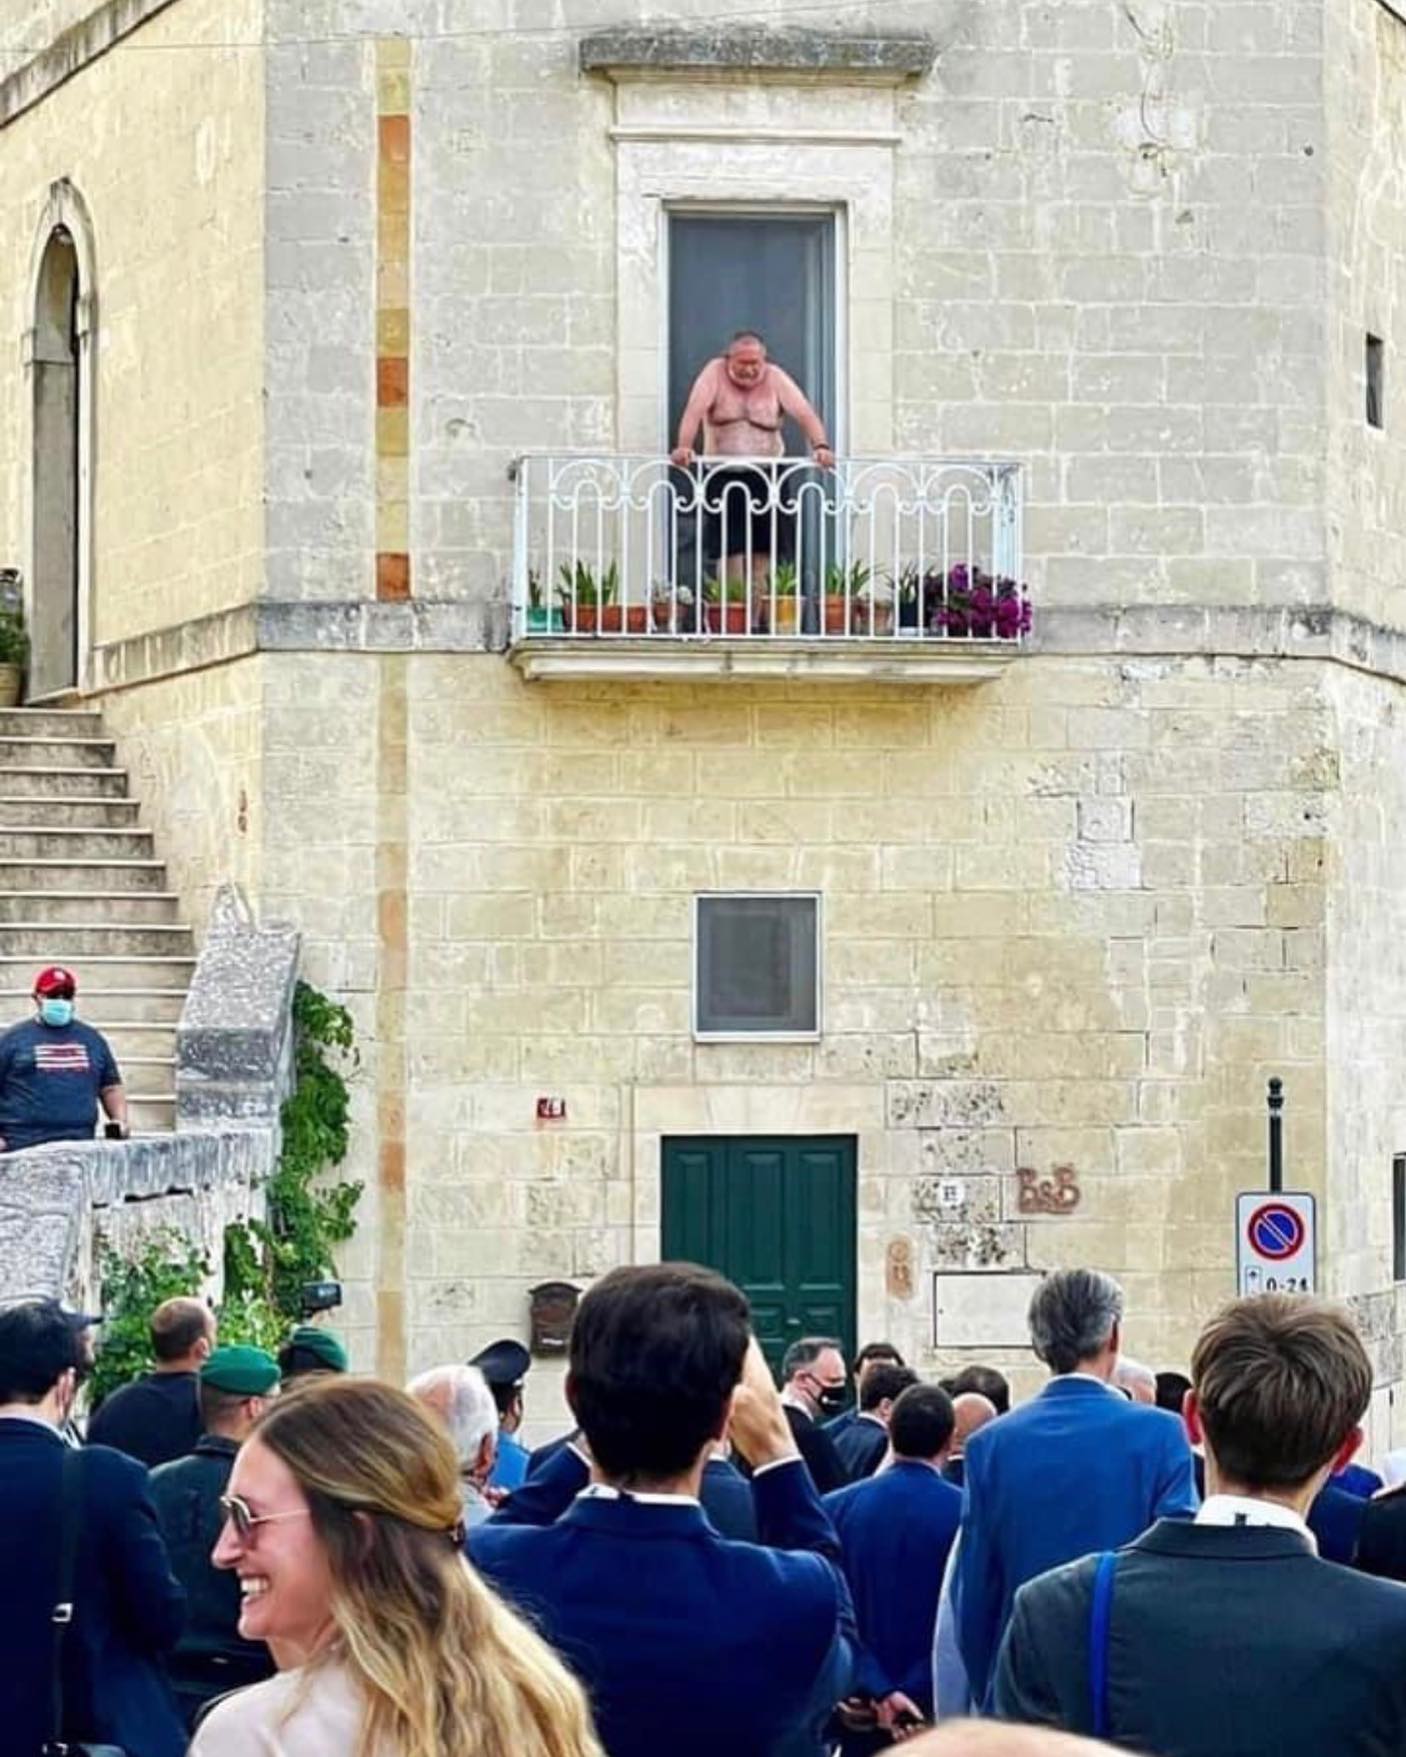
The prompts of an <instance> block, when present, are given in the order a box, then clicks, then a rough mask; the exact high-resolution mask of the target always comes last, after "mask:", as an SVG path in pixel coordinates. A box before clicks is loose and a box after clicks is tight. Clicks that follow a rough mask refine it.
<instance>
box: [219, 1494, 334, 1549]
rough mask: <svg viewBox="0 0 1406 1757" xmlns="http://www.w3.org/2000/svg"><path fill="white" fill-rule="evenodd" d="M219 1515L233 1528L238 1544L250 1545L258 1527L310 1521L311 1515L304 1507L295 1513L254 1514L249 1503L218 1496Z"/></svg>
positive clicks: (236, 1496) (237, 1497) (226, 1496)
mask: <svg viewBox="0 0 1406 1757" xmlns="http://www.w3.org/2000/svg"><path fill="white" fill-rule="evenodd" d="M220 1515H221V1517H222V1518H224V1519H226V1520H228V1521H229V1523H230V1524H231V1525H232V1526H233V1527H234V1534H235V1536H236V1537H237V1538H238V1539H239V1541H240V1543H246V1544H252V1543H253V1541H254V1532H255V1529H256V1528H257V1527H258V1526H260V1525H274V1524H276V1523H277V1522H278V1521H279V1520H280V1519H310V1518H311V1517H312V1515H311V1513H310V1512H309V1511H308V1509H307V1508H306V1507H300V1508H299V1509H298V1511H297V1512H296V1513H256V1512H254V1510H253V1508H252V1507H250V1505H249V1503H248V1502H247V1501H245V1500H243V1499H241V1497H240V1496H238V1495H221V1496H220Z"/></svg>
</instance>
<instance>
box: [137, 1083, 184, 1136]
mask: <svg viewBox="0 0 1406 1757" xmlns="http://www.w3.org/2000/svg"><path fill="white" fill-rule="evenodd" d="M127 1120H128V1122H129V1124H130V1125H131V1130H132V1133H133V1134H134V1135H169V1134H170V1133H171V1131H172V1130H173V1129H174V1128H175V1126H176V1095H175V1093H174V1092H172V1093H170V1094H166V1093H146V1092H132V1091H128V1093H127Z"/></svg>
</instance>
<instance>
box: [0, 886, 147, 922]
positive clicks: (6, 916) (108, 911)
mask: <svg viewBox="0 0 1406 1757" xmlns="http://www.w3.org/2000/svg"><path fill="white" fill-rule="evenodd" d="M179 909H180V898H179V897H178V896H177V895H176V893H175V892H174V891H0V927H4V926H6V925H7V924H9V923H11V922H21V921H43V922H72V923H74V924H76V925H78V926H82V925H83V924H84V923H85V922H93V921H111V922H129V921H132V922H142V921H145V922H149V923H152V924H153V925H156V926H160V925H163V924H165V923H168V922H170V923H176V922H177V921H178V920H179Z"/></svg>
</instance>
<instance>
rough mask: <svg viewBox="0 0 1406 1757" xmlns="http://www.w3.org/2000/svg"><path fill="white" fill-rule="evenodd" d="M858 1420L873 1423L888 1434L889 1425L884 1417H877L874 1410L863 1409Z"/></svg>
mask: <svg viewBox="0 0 1406 1757" xmlns="http://www.w3.org/2000/svg"><path fill="white" fill-rule="evenodd" d="M856 1419H857V1420H859V1421H871V1422H873V1424H874V1426H875V1427H876V1428H882V1429H883V1430H884V1432H885V1433H887V1432H888V1424H887V1423H886V1422H885V1420H884V1418H883V1416H881V1415H875V1414H874V1412H873V1410H872V1409H861V1410H860V1412H859V1415H858V1416H857V1417H856Z"/></svg>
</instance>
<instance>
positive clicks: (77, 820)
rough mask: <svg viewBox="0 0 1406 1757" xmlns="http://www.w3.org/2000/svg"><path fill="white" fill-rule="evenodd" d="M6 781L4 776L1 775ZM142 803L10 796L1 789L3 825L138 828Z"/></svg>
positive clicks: (19, 826)
mask: <svg viewBox="0 0 1406 1757" xmlns="http://www.w3.org/2000/svg"><path fill="white" fill-rule="evenodd" d="M0 784H3V777H0ZM140 811H141V805H140V803H139V802H138V801H137V800H135V799H63V798H58V799H41V798H38V797H32V798H25V797H24V795H23V794H21V795H20V796H19V797H18V798H9V797H7V796H5V795H4V794H3V793H0V826H3V827H6V828H8V827H9V826H11V825H14V826H15V827H17V828H25V829H27V828H29V827H31V826H34V827H38V826H41V825H42V826H44V827H46V828H48V827H54V828H58V829H75V830H125V829H136V828H137V815H138V813H139V812H140Z"/></svg>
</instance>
